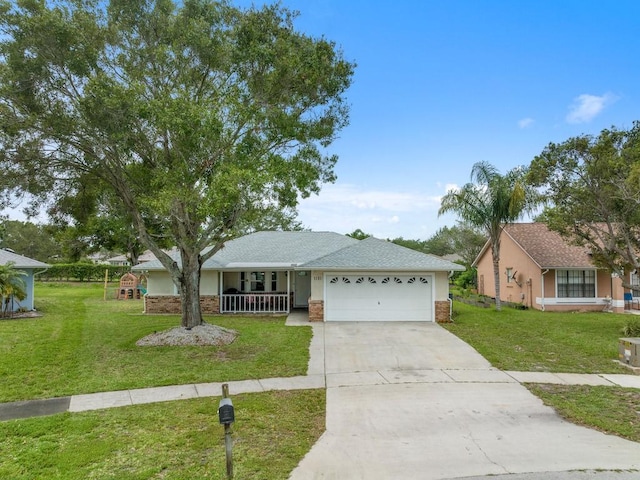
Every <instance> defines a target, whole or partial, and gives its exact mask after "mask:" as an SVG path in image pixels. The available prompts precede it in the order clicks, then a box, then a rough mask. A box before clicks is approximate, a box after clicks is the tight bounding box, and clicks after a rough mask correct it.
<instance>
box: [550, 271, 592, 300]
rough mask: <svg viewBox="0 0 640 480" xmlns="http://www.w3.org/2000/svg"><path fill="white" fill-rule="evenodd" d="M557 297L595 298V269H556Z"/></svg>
mask: <svg viewBox="0 0 640 480" xmlns="http://www.w3.org/2000/svg"><path fill="white" fill-rule="evenodd" d="M556 275H557V284H558V298H595V296H596V272H595V270H558V271H557V274H556Z"/></svg>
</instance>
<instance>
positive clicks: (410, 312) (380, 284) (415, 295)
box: [324, 274, 433, 322]
mask: <svg viewBox="0 0 640 480" xmlns="http://www.w3.org/2000/svg"><path fill="white" fill-rule="evenodd" d="M432 297H433V276H432V275H426V274H415V275H413V274H411V275H407V274H397V275H354V274H326V275H325V303H324V315H325V321H329V322H331V321H334V322H338V321H433V300H432Z"/></svg>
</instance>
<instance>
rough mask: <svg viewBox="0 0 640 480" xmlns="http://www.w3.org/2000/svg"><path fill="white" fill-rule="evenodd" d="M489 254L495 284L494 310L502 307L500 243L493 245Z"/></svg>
mask: <svg viewBox="0 0 640 480" xmlns="http://www.w3.org/2000/svg"><path fill="white" fill-rule="evenodd" d="M491 256H492V258H493V280H494V284H495V286H496V293H495V295H496V310H500V309H501V308H502V304H501V301H500V245H495V244H494V245H493V246H492V247H491Z"/></svg>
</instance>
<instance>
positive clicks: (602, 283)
mask: <svg viewBox="0 0 640 480" xmlns="http://www.w3.org/2000/svg"><path fill="white" fill-rule="evenodd" d="M473 266H475V267H476V268H477V270H478V293H480V294H483V295H488V296H491V297H494V296H495V281H494V274H493V260H492V255H491V247H490V244H489V242H487V243H486V244H485V246H484V247H483V249H482V250H481V251H480V253H479V255H478V257H477V258H476V259H475V261H474V262H473ZM500 276H501V277H500V299H501V300H503V301H507V302H515V303H522V304H523V305H526V306H528V307H531V308H536V309H539V310H562V311H567V310H594V311H602V310H608V311H615V312H622V311H624V309H625V290H624V288H623V287H622V282H621V279H619V278H617V276H616V275H612V273H611V271H609V270H607V269H601V268H596V266H595V265H594V264H593V261H592V258H591V254H590V251H589V249H588V248H586V247H581V246H577V245H572V244H570V243H569V242H567V240H565V239H564V238H563V237H562V236H561V235H560V234H559V233H557V232H554V231H551V230H549V229H548V228H547V225H546V224H544V223H515V224H510V225H505V226H504V228H503V230H502V234H501V239H500ZM628 296H629V293H627V297H628ZM627 306H629V305H628V302H627Z"/></svg>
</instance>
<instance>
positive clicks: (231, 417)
mask: <svg viewBox="0 0 640 480" xmlns="http://www.w3.org/2000/svg"><path fill="white" fill-rule="evenodd" d="M218 419H219V420H220V425H224V446H225V450H226V452H227V479H232V478H233V452H232V450H231V447H232V442H231V424H232V423H233V422H235V420H236V416H235V411H234V410H233V402H232V401H231V399H230V398H229V384H227V383H225V384H223V385H222V399H220V405H219V406H218Z"/></svg>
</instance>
